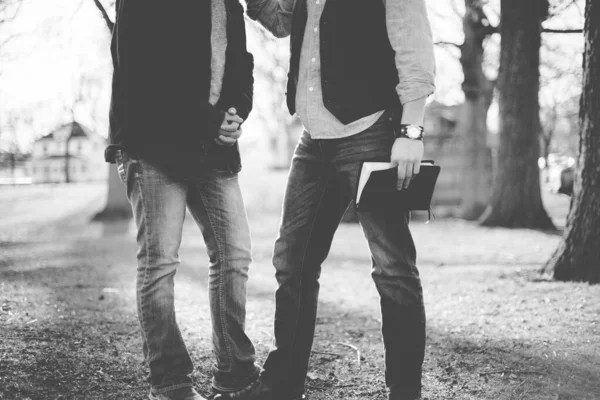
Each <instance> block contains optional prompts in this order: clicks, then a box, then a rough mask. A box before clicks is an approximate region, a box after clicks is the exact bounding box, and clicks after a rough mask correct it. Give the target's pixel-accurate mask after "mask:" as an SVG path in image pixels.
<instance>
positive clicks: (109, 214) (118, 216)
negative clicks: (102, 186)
mask: <svg viewBox="0 0 600 400" xmlns="http://www.w3.org/2000/svg"><path fill="white" fill-rule="evenodd" d="M132 217H133V213H132V211H131V206H130V205H129V201H128V200H127V196H126V195H125V186H124V185H123V183H122V182H121V179H120V178H119V173H118V171H117V166H116V165H115V164H110V165H109V172H108V195H107V196H106V206H105V207H104V210H102V211H100V212H99V213H98V214H96V215H95V216H94V221H115V220H127V219H131V218H132Z"/></svg>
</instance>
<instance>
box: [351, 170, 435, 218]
mask: <svg viewBox="0 0 600 400" xmlns="http://www.w3.org/2000/svg"><path fill="white" fill-rule="evenodd" d="M439 173H440V167H439V166H437V165H432V164H431V163H422V164H421V168H420V172H419V174H418V175H417V176H416V177H414V178H413V179H412V181H411V182H410V185H409V186H408V188H407V189H402V190H397V189H396V181H397V180H398V169H397V168H396V167H395V166H394V165H392V164H391V163H381V162H378V163H375V162H366V163H364V164H363V166H362V170H361V174H360V178H359V181H358V189H357V194H356V209H357V210H359V211H368V210H372V209H377V208H381V207H396V206H397V207H403V208H406V209H408V210H429V207H430V206H431V199H432V198H433V192H434V189H435V183H436V182H437V178H438V175H439Z"/></svg>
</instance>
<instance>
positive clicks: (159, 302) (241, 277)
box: [116, 150, 258, 393]
mask: <svg viewBox="0 0 600 400" xmlns="http://www.w3.org/2000/svg"><path fill="white" fill-rule="evenodd" d="M116 161H117V165H118V168H119V173H120V177H121V180H122V181H123V182H124V183H125V184H126V186H127V197H128V199H129V202H130V203H131V206H132V208H133V213H134V218H135V223H136V225H137V229H138V234H137V244H138V251H137V260H138V269H137V311H138V317H139V320H140V325H141V330H142V342H143V352H144V357H145V360H146V362H147V364H148V366H149V369H150V374H149V376H148V382H149V383H150V384H151V385H152V388H153V389H154V390H155V392H157V393H165V392H168V391H170V390H173V389H176V388H179V387H183V386H191V384H192V381H191V377H190V375H191V373H192V372H193V365H192V360H191V359H190V356H189V354H188V351H187V349H186V346H185V344H184V342H183V339H182V337H181V333H180V331H179V327H178V326H177V322H176V319H175V308H174V297H175V290H174V277H175V273H176V272H177V267H178V266H179V263H180V261H179V254H178V253H179V246H180V243H181V236H182V229H183V221H184V218H185V215H186V206H187V208H188V209H189V210H190V213H191V214H192V216H193V217H194V219H195V220H196V223H197V224H198V226H199V227H200V230H201V231H202V235H203V237H204V241H205V243H206V248H207V251H208V255H209V259H210V266H209V300H210V310H211V317H212V326H213V329H212V336H213V352H214V355H215V358H216V362H215V364H214V367H213V387H214V388H215V389H217V390H220V391H223V392H227V391H234V390H239V389H241V388H243V387H245V386H247V385H248V384H249V383H251V381H252V380H253V379H255V378H256V377H257V375H258V368H257V367H256V366H255V364H254V360H255V355H254V346H253V345H252V342H251V341H250V339H248V337H247V336H246V334H245V332H244V324H245V318H246V282H247V280H248V268H249V265H250V262H251V250H250V230H249V227H248V221H247V217H246V210H245V208H244V202H243V199H242V194H241V191H240V187H239V183H238V177H237V174H235V173H231V172H229V171H218V170H209V171H200V172H198V173H197V174H196V177H195V178H193V179H189V178H188V179H177V178H176V177H173V176H171V175H169V174H168V173H166V172H165V171H164V170H163V169H161V168H158V167H156V166H154V165H152V164H150V163H148V162H146V161H144V160H137V159H131V158H130V157H129V156H128V154H127V153H125V152H123V151H121V150H119V151H118V152H117V154H116Z"/></svg>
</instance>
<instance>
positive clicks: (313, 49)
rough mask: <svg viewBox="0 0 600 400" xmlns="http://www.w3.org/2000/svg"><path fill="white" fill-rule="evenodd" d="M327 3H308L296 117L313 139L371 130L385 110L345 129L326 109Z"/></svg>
mask: <svg viewBox="0 0 600 400" xmlns="http://www.w3.org/2000/svg"><path fill="white" fill-rule="evenodd" d="M326 1H327V0H318V1H316V0H308V2H307V9H308V20H307V21H306V30H305V31H304V40H303V41H302V51H301V52H300V75H299V79H298V91H297V92H296V114H298V117H300V121H302V125H304V129H305V130H306V131H307V132H308V134H309V135H310V136H311V137H312V138H313V139H339V138H344V137H348V136H352V135H356V134H357V133H360V132H362V131H365V130H367V129H368V128H369V127H371V126H372V125H373V124H374V123H375V122H376V121H377V120H378V119H379V117H381V115H382V114H383V112H384V110H382V111H379V112H376V113H375V114H372V115H368V116H366V117H364V118H361V119H359V120H358V121H354V122H351V123H350V124H348V125H344V124H343V123H342V122H340V121H339V120H338V119H337V118H336V117H335V116H334V115H333V114H332V113H331V112H330V111H329V110H328V109H327V108H326V107H325V103H324V101H323V87H322V85H321V57H320V54H321V43H320V32H321V31H320V29H319V21H320V19H321V14H322V13H323V8H324V7H325V3H326Z"/></svg>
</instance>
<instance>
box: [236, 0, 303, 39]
mask: <svg viewBox="0 0 600 400" xmlns="http://www.w3.org/2000/svg"><path fill="white" fill-rule="evenodd" d="M246 3H247V5H248V7H247V13H248V16H249V17H250V18H251V19H253V20H258V22H260V24H261V25H262V26H264V27H265V28H266V29H267V30H268V31H269V32H271V33H272V34H273V35H274V36H275V37H278V38H283V37H286V36H289V34H290V32H291V31H292V15H293V13H294V3H295V0H246Z"/></svg>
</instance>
